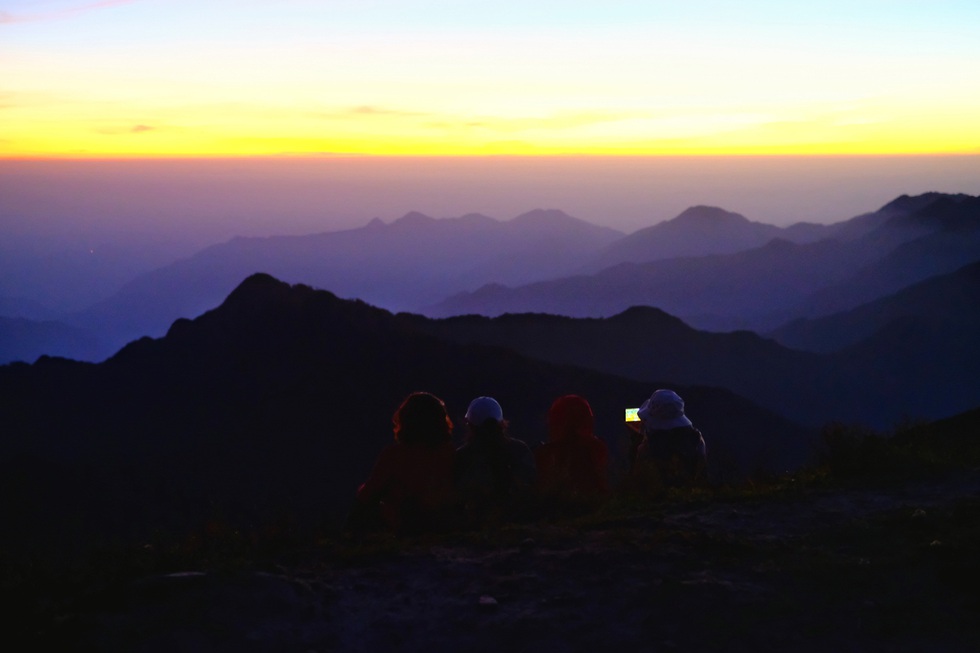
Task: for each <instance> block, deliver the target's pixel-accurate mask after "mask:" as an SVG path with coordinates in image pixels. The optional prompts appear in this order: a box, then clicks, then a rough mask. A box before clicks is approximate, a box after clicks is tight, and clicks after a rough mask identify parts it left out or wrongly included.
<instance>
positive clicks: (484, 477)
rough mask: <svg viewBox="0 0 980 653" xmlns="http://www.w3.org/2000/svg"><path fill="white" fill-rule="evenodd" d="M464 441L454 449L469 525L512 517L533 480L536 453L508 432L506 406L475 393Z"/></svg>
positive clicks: (458, 487)
mask: <svg viewBox="0 0 980 653" xmlns="http://www.w3.org/2000/svg"><path fill="white" fill-rule="evenodd" d="M465 421H466V427H467V433H468V437H467V440H466V443H465V444H463V446H461V447H460V448H459V449H458V450H457V451H456V462H455V467H454V474H453V476H454V481H455V487H456V490H457V492H458V493H459V497H460V500H461V502H462V504H463V509H464V513H465V515H466V517H467V519H468V520H469V521H470V522H471V525H479V524H481V523H486V522H488V521H499V520H500V519H503V518H506V517H511V516H513V515H514V513H515V511H517V510H519V509H520V507H521V506H522V505H523V504H524V503H526V501H527V498H528V495H529V493H530V491H531V489H532V487H533V485H534V480H535V467H534V456H533V455H532V454H531V450H530V449H529V448H528V446H527V445H526V444H524V443H523V442H521V441H520V440H518V439H516V438H512V437H510V436H508V435H507V428H508V423H507V421H506V420H505V419H504V413H503V409H502V408H501V407H500V404H499V403H498V402H497V400H495V399H493V398H492V397H477V398H476V399H474V400H473V401H472V402H471V403H470V405H469V407H468V408H467V409H466V417H465Z"/></svg>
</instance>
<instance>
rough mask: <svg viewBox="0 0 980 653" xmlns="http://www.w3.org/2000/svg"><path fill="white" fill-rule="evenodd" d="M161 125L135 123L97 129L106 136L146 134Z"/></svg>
mask: <svg viewBox="0 0 980 653" xmlns="http://www.w3.org/2000/svg"><path fill="white" fill-rule="evenodd" d="M158 129H159V127H153V126H152V125H133V126H132V127H108V128H103V129H97V130H96V131H97V132H98V133H100V134H105V135H106V136H120V135H123V134H144V133H146V132H151V131H157V130H158Z"/></svg>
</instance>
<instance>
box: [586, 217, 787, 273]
mask: <svg viewBox="0 0 980 653" xmlns="http://www.w3.org/2000/svg"><path fill="white" fill-rule="evenodd" d="M781 233H782V229H780V228H779V227H775V226H773V225H769V224H762V223H760V222H750V221H749V220H748V219H747V218H745V217H744V216H742V215H739V214H738V213H732V212H729V211H725V210H724V209H720V208H717V207H713V206H692V207H691V208H689V209H686V210H685V211H684V212H682V213H681V214H680V215H678V216H677V217H676V218H673V219H672V220H667V221H666V222H661V223H660V224H656V225H653V226H652V227H646V228H645V229H640V230H639V231H636V232H634V233H632V234H630V235H628V236H626V237H624V238H622V239H620V240H618V241H616V242H615V243H613V244H612V245H610V246H609V247H607V248H606V250H605V251H604V252H602V254H601V255H600V256H599V257H598V259H597V260H596V261H595V262H594V263H593V264H592V265H591V268H592V269H601V268H602V267H608V266H610V265H615V264H616V263H623V262H630V263H644V262H647V261H655V260H658V259H664V258H678V257H682V256H704V255H707V254H730V253H734V252H738V251H741V250H744V249H751V248H753V247H759V246H760V245H763V244H765V243H766V242H768V241H769V240H771V239H772V238H775V237H777V236H778V235H780V234H781Z"/></svg>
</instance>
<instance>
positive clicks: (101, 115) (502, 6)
mask: <svg viewBox="0 0 980 653" xmlns="http://www.w3.org/2000/svg"><path fill="white" fill-rule="evenodd" d="M978 27H980V2H976V0H962V1H959V0H931V1H930V2H922V1H920V0H916V1H905V0H849V1H846V2H843V1H838V0H824V1H822V2H812V1H809V2H795V1H778V2H776V1H760V0H745V1H742V2H720V1H709V0H687V1H685V2H678V1H677V0H670V1H667V2H661V1H659V0H643V1H631V0H601V1H598V2H593V1H575V0H565V1H563V2H553V1H551V0H544V1H531V0H522V1H520V2H515V1H512V0H494V1H493V2H482V1H481V2H477V1H473V0H334V1H329V0H328V1H319V2H318V1H312V0H0V157H3V158H91V157H97V158H106V157H109V158H112V157H227V156H232V157H239V156H321V157H322V156H337V155H384V156H389V155H398V156H433V155H450V156H458V155H464V156H472V155H551V156H554V155H560V156H566V155H576V156H580V155H646V156H649V155H658V156H659V155H760V154H765V155H775V154H779V155H815V154H819V155H855V154H858V155H882V154H888V155H895V154H980V81H978V80H980V38H977V29H978Z"/></svg>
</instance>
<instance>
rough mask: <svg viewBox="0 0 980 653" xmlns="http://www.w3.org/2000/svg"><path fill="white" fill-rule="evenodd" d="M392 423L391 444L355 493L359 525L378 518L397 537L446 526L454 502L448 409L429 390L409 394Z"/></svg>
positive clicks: (450, 422)
mask: <svg viewBox="0 0 980 653" xmlns="http://www.w3.org/2000/svg"><path fill="white" fill-rule="evenodd" d="M391 421H392V425H393V427H394V434H395V441H394V443H392V444H389V445H388V446H386V447H385V448H384V449H383V450H382V451H381V455H380V456H379V457H378V460H377V462H376V463H375V465H374V469H373V470H372V472H371V475H370V476H369V477H368V479H367V481H365V482H364V484H363V485H361V487H360V488H359V489H358V491H357V505H356V506H355V508H356V509H358V510H359V511H360V519H359V521H361V522H363V521H369V520H370V518H365V515H372V514H374V515H379V516H380V518H381V519H383V520H384V522H385V523H386V524H387V525H388V526H389V527H390V528H392V529H394V530H395V531H396V532H400V533H405V532H418V531H424V530H433V529H440V528H443V527H446V526H448V525H449V523H450V520H451V519H452V514H451V513H452V506H453V505H454V500H455V497H454V491H453V458H454V456H455V449H454V448H453V444H452V431H453V423H452V420H450V419H449V414H448V413H447V412H446V405H445V404H444V403H443V401H442V399H439V397H436V396H435V395H433V394H430V393H428V392H413V393H412V394H410V395H408V397H406V398H405V400H404V401H403V402H402V404H401V405H400V406H399V407H398V410H396V411H395V414H394V415H393V416H392V420H391Z"/></svg>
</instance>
